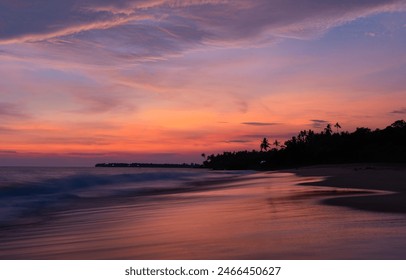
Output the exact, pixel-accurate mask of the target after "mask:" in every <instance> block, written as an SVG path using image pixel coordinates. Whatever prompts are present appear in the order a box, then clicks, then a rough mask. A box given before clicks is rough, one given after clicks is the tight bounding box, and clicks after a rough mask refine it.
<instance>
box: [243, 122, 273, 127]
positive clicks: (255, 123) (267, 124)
mask: <svg viewBox="0 0 406 280" xmlns="http://www.w3.org/2000/svg"><path fill="white" fill-rule="evenodd" d="M241 124H244V125H252V126H272V125H278V124H280V123H273V122H243V123H241Z"/></svg>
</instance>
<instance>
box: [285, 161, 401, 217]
mask: <svg viewBox="0 0 406 280" xmlns="http://www.w3.org/2000/svg"><path fill="white" fill-rule="evenodd" d="M290 171H291V172H294V173H295V174H296V175H298V176H303V177H310V176H321V177H324V179H323V180H321V181H319V182H312V183H302V184H301V185H312V186H326V187H335V188H343V189H345V188H355V189H367V190H377V191H383V193H382V194H379V193H378V194H373V195H371V194H365V195H362V194H360V195H356V196H339V197H335V198H328V199H324V200H323V203H325V204H327V205H336V206H348V207H352V208H355V209H361V210H370V211H379V212H394V213H406V203H405V202H406V165H402V164H345V165H344V164H343V165H320V166H311V167H303V168H297V169H293V170H290Z"/></svg>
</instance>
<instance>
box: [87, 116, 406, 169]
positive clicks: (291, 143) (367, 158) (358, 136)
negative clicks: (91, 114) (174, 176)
mask: <svg viewBox="0 0 406 280" xmlns="http://www.w3.org/2000/svg"><path fill="white" fill-rule="evenodd" d="M334 127H335V128H336V130H335V131H333V128H332V125H331V124H327V126H326V128H324V130H323V131H321V132H319V133H317V132H314V131H312V130H302V131H300V132H299V134H298V135H297V136H293V137H292V138H291V139H289V140H287V141H285V142H284V143H283V144H282V143H280V142H279V141H278V140H275V141H274V142H273V144H270V142H269V141H268V139H267V138H263V140H262V142H261V143H260V151H257V150H252V151H237V152H235V151H234V152H223V153H222V154H217V155H214V154H212V155H208V156H206V154H204V153H203V154H202V157H203V158H204V161H203V163H202V164H197V163H191V164H187V163H182V164H176V163H164V164H159V163H97V164H96V165H95V167H148V168H208V169H214V170H281V169H286V168H295V167H302V166H312V165H320V164H348V163H379V162H380V163H406V122H405V121H404V120H398V121H395V122H394V123H392V124H391V125H389V126H387V127H386V128H384V129H376V130H371V129H369V128H366V127H358V128H357V129H356V130H355V131H354V132H348V131H340V129H341V126H340V125H339V124H338V123H336V124H335V125H334ZM272 145H273V146H274V147H272V148H271V146H272Z"/></svg>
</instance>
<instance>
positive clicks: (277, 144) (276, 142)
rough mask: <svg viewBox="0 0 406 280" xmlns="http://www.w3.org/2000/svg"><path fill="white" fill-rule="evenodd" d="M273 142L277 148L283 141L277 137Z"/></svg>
mask: <svg viewBox="0 0 406 280" xmlns="http://www.w3.org/2000/svg"><path fill="white" fill-rule="evenodd" d="M273 144H274V145H275V147H276V148H278V147H279V146H280V145H281V143H280V142H279V141H278V140H277V139H276V140H275V142H273Z"/></svg>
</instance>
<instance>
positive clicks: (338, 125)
mask: <svg viewBox="0 0 406 280" xmlns="http://www.w3.org/2000/svg"><path fill="white" fill-rule="evenodd" d="M334 127H335V128H337V133H338V129H339V128H341V125H340V124H339V123H338V122H337V123H336V124H335V125H334Z"/></svg>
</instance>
